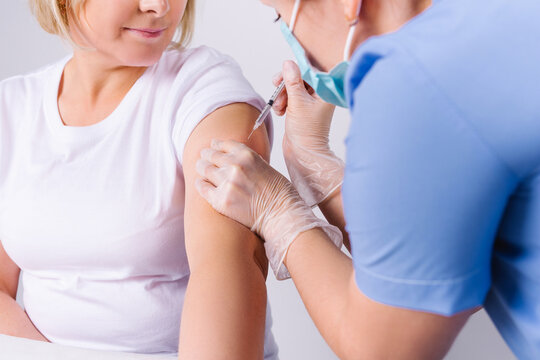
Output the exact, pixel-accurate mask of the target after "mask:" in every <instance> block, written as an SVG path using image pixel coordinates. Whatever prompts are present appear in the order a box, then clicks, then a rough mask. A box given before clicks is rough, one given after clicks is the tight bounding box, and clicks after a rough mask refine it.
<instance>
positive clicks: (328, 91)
mask: <svg viewBox="0 0 540 360" xmlns="http://www.w3.org/2000/svg"><path fill="white" fill-rule="evenodd" d="M299 3H300V1H299V0H297V1H296V4H295V10H294V11H293V18H292V19H291V28H289V27H288V26H287V24H286V23H285V22H284V21H282V22H281V32H282V33H283V36H284V37H285V40H287V43H289V46H290V47H291V49H292V51H293V53H294V56H295V57H296V61H297V63H298V67H299V68H300V72H301V73H302V79H304V81H305V82H307V83H308V84H309V85H310V86H311V87H312V88H313V90H315V92H316V93H317V95H319V97H320V98H321V99H323V100H324V101H326V102H328V103H330V104H334V105H337V106H341V107H344V108H346V107H348V103H347V100H346V98H345V75H346V74H347V69H348V67H349V61H342V62H340V63H339V64H338V65H336V66H335V67H334V68H333V69H332V70H331V71H330V72H329V73H326V72H322V71H319V70H316V69H315V68H314V67H313V66H312V65H311V63H310V62H309V60H308V58H307V55H306V51H305V50H304V48H303V47H302V45H300V43H299V42H298V40H297V39H296V37H295V36H294V35H293V30H294V24H295V22H296V14H297V12H298V7H299ZM353 32H354V27H353V28H351V31H350V34H349V39H348V40H347V46H346V50H345V57H346V58H347V57H348V55H349V54H348V52H349V48H350V43H351V38H352V34H353Z"/></svg>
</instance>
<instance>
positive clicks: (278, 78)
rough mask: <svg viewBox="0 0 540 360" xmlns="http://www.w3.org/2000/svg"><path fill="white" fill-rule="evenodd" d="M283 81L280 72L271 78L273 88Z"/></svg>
mask: <svg viewBox="0 0 540 360" xmlns="http://www.w3.org/2000/svg"><path fill="white" fill-rule="evenodd" d="M282 81H283V74H282V73H281V71H280V72H278V73H276V74H274V76H272V84H274V86H279V84H281V82H282Z"/></svg>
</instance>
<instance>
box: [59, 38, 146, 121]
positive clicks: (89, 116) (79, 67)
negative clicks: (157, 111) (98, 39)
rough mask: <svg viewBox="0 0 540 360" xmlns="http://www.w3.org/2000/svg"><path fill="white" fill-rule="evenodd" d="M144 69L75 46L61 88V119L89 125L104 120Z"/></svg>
mask: <svg viewBox="0 0 540 360" xmlns="http://www.w3.org/2000/svg"><path fill="white" fill-rule="evenodd" d="M145 70H146V68H145V67H130V66H119V65H116V64H114V63H113V62H112V61H109V60H108V59H106V57H104V56H101V55H100V54H98V53H96V52H93V51H90V50H78V49H77V50H75V52H74V55H73V58H72V59H71V60H70V61H69V62H68V64H67V65H66V67H65V69H64V73H63V76H62V81H61V83H60V89H59V92H58V105H59V110H60V113H61V115H62V120H63V121H64V123H65V124H66V125H71V126H88V125H92V124H95V123H97V122H99V121H101V120H103V119H104V118H105V117H107V116H108V115H109V114H110V113H112V112H113V111H114V109H116V107H117V106H118V105H119V104H120V102H121V101H122V99H123V98H124V96H125V95H126V94H127V93H128V92H129V89H131V87H132V86H133V84H135V82H136V81H137V79H139V77H141V75H142V74H143V73H144V71H145ZM77 113H81V114H85V116H84V117H82V116H77Z"/></svg>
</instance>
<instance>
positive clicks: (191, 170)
mask: <svg viewBox="0 0 540 360" xmlns="http://www.w3.org/2000/svg"><path fill="white" fill-rule="evenodd" d="M257 116H258V111H257V110H256V109H255V108H253V107H251V106H249V105H247V104H232V105H228V106H225V107H223V108H221V109H218V110H216V111H215V112H214V113H212V114H211V115H209V116H207V117H206V118H205V119H204V120H203V121H202V122H201V123H200V124H199V125H198V126H197V128H196V129H195V130H194V132H193V133H192V134H191V136H190V138H189V140H188V143H187V145H186V147H185V151H184V155H183V170H184V176H185V182H186V205H185V234H186V236H185V238H186V250H187V255H188V259H189V265H190V271H191V277H190V281H189V285H188V289H187V293H186V297H185V303H184V309H183V314H182V324H181V332H180V346H179V358H180V359H182V360H189V359H197V360H201V359H209V360H219V359H262V357H263V340H264V329H265V314H266V286H265V280H266V272H267V260H266V257H265V253H264V248H263V244H262V241H261V240H260V239H259V238H258V237H257V236H256V235H254V234H253V233H252V232H251V231H249V229H247V228H245V227H244V226H242V225H241V224H239V223H237V222H236V221H234V220H232V219H229V218H227V217H225V216H223V215H221V214H219V213H218V212H216V211H215V210H214V209H212V207H211V206H210V205H209V204H208V203H207V202H206V201H205V200H204V199H203V198H202V197H201V196H200V195H199V194H198V193H197V191H196V189H195V187H194V182H195V179H196V178H197V174H196V170H195V163H196V161H197V159H198V158H199V156H200V151H201V149H203V148H205V147H208V146H209V144H210V141H211V139H213V138H225V139H234V140H237V141H241V142H245V143H247V144H249V146H250V147H251V148H253V149H254V150H255V151H256V152H258V153H259V154H261V155H262V156H263V157H265V158H266V159H268V158H269V151H270V150H269V141H268V136H267V134H266V129H265V127H264V126H262V127H260V128H259V130H257V132H256V133H255V134H254V135H253V136H252V137H251V139H250V140H249V141H248V140H247V137H248V135H249V133H250V131H251V127H252V126H253V121H254V120H255V119H256V118H257Z"/></svg>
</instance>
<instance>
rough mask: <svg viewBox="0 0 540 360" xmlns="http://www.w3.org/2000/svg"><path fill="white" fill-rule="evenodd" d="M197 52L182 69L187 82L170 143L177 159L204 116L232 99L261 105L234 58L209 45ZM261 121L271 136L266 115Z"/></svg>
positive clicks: (258, 97) (231, 101)
mask: <svg viewBox="0 0 540 360" xmlns="http://www.w3.org/2000/svg"><path fill="white" fill-rule="evenodd" d="M199 52H202V54H197V53H196V54H194V55H193V56H192V57H191V58H190V59H188V60H187V61H186V63H185V64H184V65H183V69H182V71H184V72H190V73H191V74H190V76H189V78H190V80H191V83H190V84H189V89H188V90H187V91H186V94H185V97H184V99H183V101H182V103H181V105H180V107H179V109H178V111H177V115H176V119H175V123H174V125H173V128H172V138H173V144H174V148H175V151H176V156H177V158H178V159H179V161H180V162H181V161H182V156H183V152H184V147H185V145H186V143H187V140H188V138H189V136H190V135H191V133H192V132H193V130H194V129H195V127H196V126H197V125H198V124H199V123H200V122H201V121H202V120H203V119H204V118H205V117H206V116H208V115H209V114H211V113H212V112H214V111H215V110H217V109H219V108H221V107H223V106H226V105H230V104H232V103H247V104H250V105H252V106H254V107H255V108H257V109H260V110H262V108H263V107H264V105H265V103H264V100H263V99H262V98H261V97H260V96H259V95H258V94H257V93H256V92H255V90H254V89H253V88H252V86H251V85H250V83H249V82H248V81H247V80H246V78H245V77H244V75H243V74H242V70H241V69H240V67H239V66H238V64H237V63H236V62H235V61H234V60H232V59H231V58H230V57H228V56H225V55H221V54H219V53H217V52H216V51H214V50H212V49H209V48H201V49H199ZM265 124H266V127H267V129H268V133H269V135H270V137H271V136H272V122H271V117H270V116H269V117H268V118H267V120H266V123H265Z"/></svg>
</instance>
